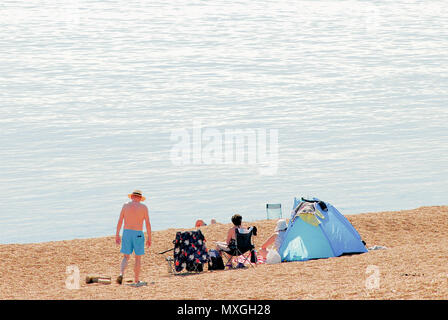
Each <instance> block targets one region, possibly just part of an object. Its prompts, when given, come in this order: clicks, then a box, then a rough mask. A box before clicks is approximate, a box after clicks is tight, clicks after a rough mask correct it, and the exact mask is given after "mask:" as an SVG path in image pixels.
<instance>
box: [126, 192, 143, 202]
mask: <svg viewBox="0 0 448 320" xmlns="http://www.w3.org/2000/svg"><path fill="white" fill-rule="evenodd" d="M132 196H139V197H142V201H145V199H146V198H145V197H144V196H143V195H142V192H141V191H140V190H134V191H133V192H132V193H130V194H128V198H129V199H132Z"/></svg>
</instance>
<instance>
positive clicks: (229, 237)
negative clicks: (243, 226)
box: [227, 228, 235, 244]
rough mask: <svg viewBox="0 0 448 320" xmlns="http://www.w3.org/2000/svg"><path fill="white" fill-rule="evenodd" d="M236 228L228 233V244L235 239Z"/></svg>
mask: <svg viewBox="0 0 448 320" xmlns="http://www.w3.org/2000/svg"><path fill="white" fill-rule="evenodd" d="M234 235H235V228H230V229H229V231H228V232H227V244H230V241H231V240H232V239H233V238H234Z"/></svg>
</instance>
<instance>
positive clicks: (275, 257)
mask: <svg viewBox="0 0 448 320" xmlns="http://www.w3.org/2000/svg"><path fill="white" fill-rule="evenodd" d="M280 262H282V258H281V257H280V255H279V254H278V252H277V250H273V249H268V254H267V256H266V263H267V264H276V263H280Z"/></svg>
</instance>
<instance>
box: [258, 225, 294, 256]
mask: <svg viewBox="0 0 448 320" xmlns="http://www.w3.org/2000/svg"><path fill="white" fill-rule="evenodd" d="M287 229H288V225H287V224H286V220H285V219H280V220H278V221H277V226H276V227H275V230H274V233H273V234H272V235H271V236H270V237H269V238H268V239H267V240H266V241H265V242H264V243H263V245H262V246H261V248H260V250H258V254H259V255H260V256H261V257H263V259H264V260H266V257H267V255H268V248H269V247H270V246H272V245H274V249H275V250H277V251H278V250H279V249H280V245H281V244H282V242H283V239H284V237H285V234H286V230H287Z"/></svg>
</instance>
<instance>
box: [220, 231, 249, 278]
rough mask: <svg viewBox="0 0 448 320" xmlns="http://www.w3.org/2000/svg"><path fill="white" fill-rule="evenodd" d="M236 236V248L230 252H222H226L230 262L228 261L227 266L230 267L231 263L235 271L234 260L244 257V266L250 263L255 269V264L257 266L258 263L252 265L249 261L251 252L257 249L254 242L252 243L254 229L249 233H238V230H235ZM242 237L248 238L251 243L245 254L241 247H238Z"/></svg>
mask: <svg viewBox="0 0 448 320" xmlns="http://www.w3.org/2000/svg"><path fill="white" fill-rule="evenodd" d="M235 236H236V241H235V247H234V248H232V249H231V251H230V252H227V251H224V250H222V252H224V253H225V254H226V255H227V256H228V260H227V262H226V264H225V266H228V265H229V262H230V263H231V266H232V267H231V268H232V269H233V258H234V257H239V256H242V257H243V258H244V262H243V264H244V263H246V262H249V265H250V266H251V267H252V268H255V267H254V264H255V265H256V262H255V263H252V262H251V261H250V259H249V257H250V254H251V252H252V251H253V250H254V249H255V245H254V244H253V241H252V236H253V229H251V230H250V231H249V232H248V233H240V232H239V231H238V229H235ZM241 236H248V237H249V241H250V248H249V249H247V250H244V252H243V250H241V247H238V238H239V237H241Z"/></svg>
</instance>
